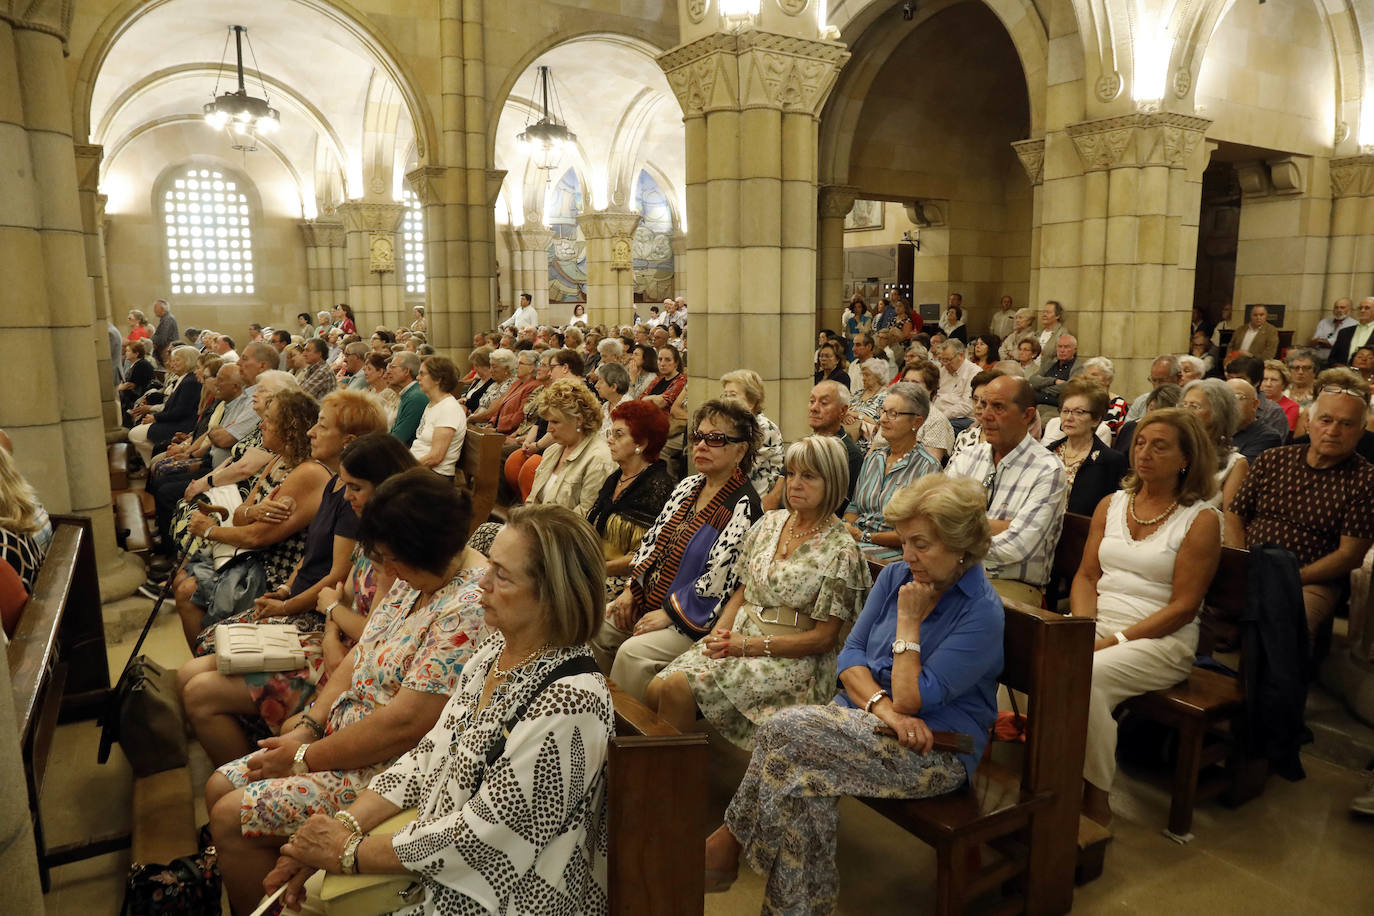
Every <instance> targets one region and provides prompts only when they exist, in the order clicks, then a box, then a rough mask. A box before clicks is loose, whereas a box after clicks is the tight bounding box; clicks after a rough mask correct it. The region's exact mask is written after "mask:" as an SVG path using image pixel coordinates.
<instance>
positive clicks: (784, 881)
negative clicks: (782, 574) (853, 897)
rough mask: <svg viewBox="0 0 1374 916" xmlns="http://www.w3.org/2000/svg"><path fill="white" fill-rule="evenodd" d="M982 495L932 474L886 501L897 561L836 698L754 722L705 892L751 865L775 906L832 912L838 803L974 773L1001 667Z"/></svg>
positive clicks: (844, 657) (939, 790)
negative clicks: (962, 750) (947, 740)
mask: <svg viewBox="0 0 1374 916" xmlns="http://www.w3.org/2000/svg"><path fill="white" fill-rule="evenodd" d="M986 501H987V494H986V491H985V490H984V489H983V487H982V485H981V484H979V483H978V482H977V481H976V480H972V479H970V478H952V477H947V476H946V475H944V474H929V475H927V476H925V477H923V478H921V479H920V480H918V481H916V482H915V483H913V484H911V485H910V486H908V487H906V488H904V489H902V490H901V491H899V492H898V493H897V494H896V495H895V496H894V497H893V498H892V500H891V501H890V502H889V503H888V506H887V520H888V522H889V523H890V524H891V525H892V526H893V527H895V528H896V530H897V531H898V533H899V534H900V535H901V539H902V562H893V563H891V564H889V565H888V567H887V568H886V569H884V570H883V572H882V574H881V575H880V576H879V577H878V581H877V582H875V583H874V585H873V590H872V591H871V592H870V593H869V596H868V602H867V604H866V605H865V606H864V610H863V613H862V614H861V615H860V616H859V620H858V622H857V623H856V624H855V625H854V629H853V630H852V631H851V632H850V634H849V638H848V639H847V640H846V641H845V646H844V649H843V651H841V652H840V655H839V660H838V666H839V670H840V681H841V684H842V689H841V690H840V692H839V693H838V694H837V695H836V696H835V699H834V701H833V702H831V703H830V704H829V705H825V706H795V707H792V708H789V709H784V710H782V711H780V712H779V713H778V714H777V715H775V716H773V717H772V718H771V719H769V720H768V721H767V722H764V723H763V724H762V725H761V726H760V727H759V728H758V730H757V732H756V741H757V746H756V747H755V749H754V754H753V757H752V758H751V759H750V761H749V769H748V771H747V772H746V773H745V775H744V779H743V780H742V781H741V783H740V786H739V789H738V790H737V791H736V792H735V797H734V798H733V799H732V800H731V802H730V806H729V808H728V809H727V810H726V813H725V823H724V824H723V825H721V827H720V828H719V829H717V830H716V831H715V832H714V833H713V834H711V836H710V837H709V838H708V839H707V840H706V887H707V890H708V892H709V891H720V890H724V889H725V888H726V887H728V886H729V885H730V884H731V883H732V882H733V881H734V879H735V876H736V874H737V873H738V870H739V863H740V861H741V859H742V860H743V861H744V862H745V863H746V864H747V865H749V867H750V868H752V869H754V870H755V871H756V872H758V873H760V874H762V875H765V876H766V880H767V884H766V887H765V890H764V910H765V911H766V912H786V913H798V914H800V913H813V912H814V913H831V912H834V911H835V908H836V904H837V901H838V895H839V887H838V884H839V875H838V871H837V869H836V864H835V838H836V828H837V827H838V823H839V813H838V810H837V802H838V801H839V798H840V796H842V795H863V796H868V797H875V796H876V797H880V798H927V797H930V796H934V795H942V794H945V793H947V792H952V791H954V790H955V789H957V788H958V787H959V786H960V785H962V784H963V783H964V782H965V781H966V780H969V779H972V777H973V773H974V771H975V769H976V768H977V766H978V761H979V758H980V757H981V756H982V752H983V748H984V747H985V746H986V744H987V741H988V733H989V730H990V729H991V728H992V724H993V721H994V720H995V719H996V718H997V675H998V674H999V673H1000V672H1001V670H1002V626H1003V620H1004V618H1003V611H1002V601H1001V599H1000V598H999V597H998V596H997V593H996V592H995V591H993V589H992V585H991V584H990V583H989V582H988V577H987V574H986V572H984V570H983V565H982V560H983V557H984V556H986V555H987V552H988V547H989V546H990V544H991V541H992V529H991V526H990V525H989V524H988V518H987V512H986V508H985V507H986V505H987V502H986ZM944 730H947V731H954V732H959V733H962V734H964V735H968V736H971V737H972V739H973V748H972V751H971V752H970V753H967V754H955V753H951V752H949V751H937V750H935V736H934V732H936V731H944Z"/></svg>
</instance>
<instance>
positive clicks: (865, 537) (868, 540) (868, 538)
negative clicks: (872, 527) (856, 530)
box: [859, 531, 873, 544]
mask: <svg viewBox="0 0 1374 916" xmlns="http://www.w3.org/2000/svg"><path fill="white" fill-rule="evenodd" d="M859 543H860V544H872V543H873V535H871V534H869V533H868V532H867V531H865V532H864V533H862V534H860V535H859Z"/></svg>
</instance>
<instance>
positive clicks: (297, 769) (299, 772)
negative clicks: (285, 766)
mask: <svg viewBox="0 0 1374 916" xmlns="http://www.w3.org/2000/svg"><path fill="white" fill-rule="evenodd" d="M309 749H310V744H309V743H308V742H307V743H306V744H302V745H301V746H300V747H298V748H296V756H295V757H292V758H291V775H292V776H304V775H305V774H306V773H309V772H310V766H309V764H307V763H306V762H305V752H306V751H307V750H309Z"/></svg>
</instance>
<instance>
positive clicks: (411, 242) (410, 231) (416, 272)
mask: <svg viewBox="0 0 1374 916" xmlns="http://www.w3.org/2000/svg"><path fill="white" fill-rule="evenodd" d="M402 203H404V204H405V205H406V212H405V216H404V217H403V218H402V219H401V264H402V268H403V269H404V271H405V282H406V293H408V294H411V295H415V296H423V295H424V294H425V214H424V210H423V208H422V207H421V206H420V198H418V197H416V196H415V192H414V191H410V190H407V191H406V192H405V195H404V197H403V198H402Z"/></svg>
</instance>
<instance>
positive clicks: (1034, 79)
mask: <svg viewBox="0 0 1374 916" xmlns="http://www.w3.org/2000/svg"><path fill="white" fill-rule="evenodd" d="M962 2H968V0H933V2H929V3H921V4H919V5H918V6H917V9H916V17H915V18H914V19H913V20H911V22H910V23H907V22H905V21H904V22H903V23H902V25H903V26H909V27H907V28H891V29H882V28H878V27H876V25H877V21H878V19H879V18H880V17H882V16H884V15H890V16H897V15H900V7H901V4H900V2H899V0H869V2H867V3H862V2H860V3H857V4H855V6H854V8H853V9H852V10H851V9H848V8H847V7H846V8H845V10H844V13H845V14H847V17H846V18H845V20H844V22H843V23H842V24H840V23H836V22H835V20H836V19H838V18H839V16H840V15H841V13H840V11H837V12H836V16H835V17H832V24H836V25H838V26H839V28H840V29H841V40H842V41H843V42H844V43H845V44H846V45H848V46H849V48H850V49H851V51H852V52H853V53H852V55H851V56H850V58H849V61H848V62H847V63H846V64H845V66H844V69H842V70H841V71H840V75H839V79H838V81H837V82H836V85H835V89H834V90H833V91H832V92H831V93H830V99H829V101H828V102H827V103H826V106H825V108H824V110H823V111H822V112H821V124H820V156H819V160H818V161H819V166H820V183H821V184H836V185H844V184H848V178H849V151H850V148H851V147H852V145H853V143H852V139H853V136H854V131H855V129H856V128H857V126H858V123H859V118H860V116H861V115H862V113H863V107H864V102H865V100H866V99H867V98H868V92H869V89H870V88H871V87H872V85H873V80H874V79H875V78H876V77H877V75H878V73H879V71H880V70H881V69H882V68H883V66H884V65H885V64H886V63H887V60H888V59H889V57H891V55H892V54H893V53H894V52H895V51H896V49H897V47H898V46H899V45H900V44H901V43H902V41H904V40H905V39H906V37H907V36H908V35H909V34H910V32H911V30H912V29H916V28H919V27H920V26H921V25H922V24H923V23H924V22H926V21H927V20H929V19H930V18H932V17H933V16H935V15H937V14H939V13H940V12H943V11H944V10H946V9H949V8H950V7H952V6H956V5H958V4H959V3H962ZM975 2H979V3H982V4H983V5H984V6H986V7H987V8H988V9H989V10H991V11H992V13H993V15H994V16H996V17H997V20H998V21H999V22H1001V23H1002V28H1004V29H1005V30H1006V32H1007V35H1008V36H1009V37H1010V39H1011V43H1012V46H1013V47H1015V48H1016V55H1017V57H1018V58H1019V61H1020V65H1021V75H1022V77H1023V78H1024V79H1025V82H1026V93H1027V101H1028V103H1029V108H1030V135H1031V136H1032V137H1038V136H1041V135H1043V134H1044V131H1045V101H1046V92H1047V83H1046V80H1047V78H1048V75H1049V35H1048V32H1047V30H1046V28H1045V23H1044V20H1043V19H1042V18H1041V17H1040V13H1039V11H1038V10H1037V9H1036V8H1035V5H1034V4H1033V3H1032V2H1031V0H975ZM1066 2H1067V0H1066Z"/></svg>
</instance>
